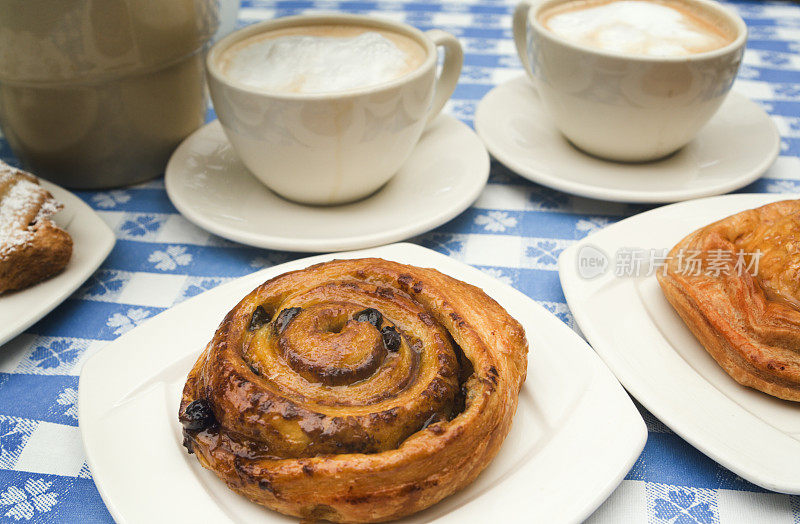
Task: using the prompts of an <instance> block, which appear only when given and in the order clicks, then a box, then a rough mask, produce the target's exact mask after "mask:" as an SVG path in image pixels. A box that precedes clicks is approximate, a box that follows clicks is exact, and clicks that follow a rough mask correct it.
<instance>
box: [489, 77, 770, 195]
mask: <svg viewBox="0 0 800 524" xmlns="http://www.w3.org/2000/svg"><path fill="white" fill-rule="evenodd" d="M475 130H476V131H477V132H478V135H480V137H481V138H482V139H483V141H484V143H485V144H486V147H487V148H488V149H489V152H490V153H491V154H492V155H493V156H494V157H495V158H497V160H499V161H500V162H502V163H503V164H504V165H506V166H507V167H508V168H509V169H511V170H513V171H515V172H516V173H517V174H519V175H520V176H522V177H524V178H527V179H528V180H532V181H534V182H538V183H539V184H542V185H545V186H548V187H552V188H554V189H559V190H561V191H565V192H567V193H572V194H575V195H579V196H584V197H589V198H599V199H602V200H612V201H616V202H642V203H645V202H649V203H664V202H678V201H681V200H688V199H691V198H699V197H705V196H713V195H719V194H722V193H727V192H729V191H733V190H734V189H738V188H740V187H743V186H746V185H747V184H749V183H750V182H752V181H754V180H756V179H757V178H758V177H760V176H761V175H762V174H763V173H764V171H766V170H767V168H769V166H770V165H772V163H773V162H774V161H775V158H776V157H777V156H778V152H779V150H780V136H779V135H778V131H777V129H776V128H775V124H773V122H772V120H771V119H770V117H769V115H767V114H766V113H765V112H764V110H763V109H761V107H759V106H758V105H757V104H755V103H754V102H751V101H750V100H748V99H747V98H745V97H744V96H742V95H739V94H737V93H735V92H731V93H730V94H729V95H728V98H727V100H726V101H725V102H724V103H723V104H722V107H721V108H720V110H719V112H717V114H716V115H715V116H714V117H713V118H712V119H711V121H710V122H709V123H708V124H707V125H706V126H705V127H704V128H703V129H702V130H701V131H700V133H699V134H698V135H697V137H696V138H695V139H694V140H693V141H692V142H690V143H689V144H688V145H687V146H686V147H684V148H683V149H681V150H680V151H678V152H677V153H675V154H674V155H671V156H669V157H667V158H665V159H663V160H658V161H655V162H648V163H642V164H624V163H617V162H609V161H605V160H601V159H599V158H596V157H593V156H590V155H587V154H585V153H582V152H581V151H579V150H578V149H576V148H575V147H573V146H572V145H571V144H570V143H569V142H568V141H567V140H566V139H565V138H564V137H563V136H562V135H561V134H560V133H559V132H558V131H557V130H556V129H555V127H554V126H553V124H552V122H551V120H550V118H549V116H548V115H547V113H546V111H545V108H544V107H543V106H542V104H541V101H540V100H539V95H538V93H537V92H536V89H535V88H534V87H533V85H532V84H531V82H530V81H529V80H528V79H527V78H526V77H520V78H516V79H514V80H510V81H508V82H506V83H504V84H501V85H499V86H497V87H495V88H494V89H492V90H491V91H490V92H489V93H488V94H487V95H486V96H485V97H484V98H483V100H482V101H481V103H480V104H479V105H478V109H477V112H476V114H475Z"/></svg>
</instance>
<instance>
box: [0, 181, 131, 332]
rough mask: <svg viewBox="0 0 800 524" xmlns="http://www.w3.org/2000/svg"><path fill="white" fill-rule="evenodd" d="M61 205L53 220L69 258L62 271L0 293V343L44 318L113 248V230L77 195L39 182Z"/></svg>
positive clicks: (47, 183)
mask: <svg viewBox="0 0 800 524" xmlns="http://www.w3.org/2000/svg"><path fill="white" fill-rule="evenodd" d="M41 184H42V186H44V187H45V188H46V189H47V190H48V191H50V193H52V195H53V196H54V197H55V198H56V200H58V201H59V202H61V203H62V204H64V208H63V209H62V210H61V211H59V212H58V214H56V215H55V217H54V218H53V221H54V222H55V223H56V224H57V225H58V226H59V227H61V228H63V229H64V230H65V231H66V232H67V233H69V235H70V236H71V237H72V257H71V258H70V260H69V262H68V263H67V267H66V268H64V271H62V272H61V273H59V274H58V275H56V276H54V277H53V278H50V279H48V280H45V281H44V282H40V283H38V284H35V285H33V286H31V287H29V288H26V289H22V290H20V291H15V292H12V293H8V294H4V295H0V345H3V344H5V343H6V342H8V341H9V340H11V339H12V338H14V337H15V336H17V335H18V334H20V333H22V332H23V331H24V330H26V329H27V328H29V327H30V326H32V325H33V324H34V323H35V322H36V321H38V320H39V319H41V318H42V317H44V316H45V315H46V314H48V313H49V312H50V311H52V310H53V309H55V307H56V306H58V305H59V304H61V303H62V302H63V301H64V300H65V299H66V298H67V297H68V296H70V295H71V294H72V293H73V292H74V291H75V290H76V289H78V288H79V287H80V285H81V284H83V283H84V282H85V281H86V279H87V278H89V277H90V276H91V275H92V273H94V272H95V271H96V270H97V268H98V267H100V264H102V263H103V260H105V259H106V257H107V256H108V254H109V253H110V252H111V249H112V248H113V247H114V243H115V242H116V239H115V238H114V233H113V232H112V231H111V229H110V228H109V227H108V226H107V225H106V223H105V222H103V220H102V219H101V218H100V217H99V216H98V215H97V213H95V212H94V210H92V208H90V207H89V206H88V205H86V203H84V202H83V201H82V200H81V199H80V198H78V197H76V196H75V195H73V194H72V193H70V192H69V191H67V190H66V189H64V188H62V187H59V186H57V185H55V184H51V183H50V182H47V181H45V180H42V181H41Z"/></svg>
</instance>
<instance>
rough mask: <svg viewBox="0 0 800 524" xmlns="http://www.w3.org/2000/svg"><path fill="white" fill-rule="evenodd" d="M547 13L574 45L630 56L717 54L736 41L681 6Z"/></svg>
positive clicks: (626, 3)
mask: <svg viewBox="0 0 800 524" xmlns="http://www.w3.org/2000/svg"><path fill="white" fill-rule="evenodd" d="M563 7H565V8H564V9H558V8H556V9H553V10H552V11H550V13H544V16H543V17H542V22H543V24H544V25H545V27H547V28H548V29H549V30H550V31H551V32H552V33H555V34H556V35H558V36H560V37H562V38H565V39H567V40H570V41H572V42H574V43H577V44H581V45H585V46H589V47H594V48H598V49H602V50H605V51H615V52H619V53H625V54H633V55H646V56H656V57H666V56H685V55H691V54H695V53H702V52H705V51H711V50H713V49H718V48H720V47H723V46H725V45H727V44H728V43H730V42H731V40H732V38H731V37H730V36H728V35H726V34H725V32H724V31H723V30H722V29H720V28H719V27H717V26H715V25H714V24H713V23H711V22H709V21H706V20H704V19H702V18H701V17H700V16H699V15H696V14H694V13H691V12H689V11H688V10H687V9H688V8H687V9H681V8H679V7H678V5H677V2H676V3H674V4H671V3H670V2H656V1H648V0H618V1H612V2H607V3H599V4H598V3H592V2H575V3H574V6H573V4H566V6H563Z"/></svg>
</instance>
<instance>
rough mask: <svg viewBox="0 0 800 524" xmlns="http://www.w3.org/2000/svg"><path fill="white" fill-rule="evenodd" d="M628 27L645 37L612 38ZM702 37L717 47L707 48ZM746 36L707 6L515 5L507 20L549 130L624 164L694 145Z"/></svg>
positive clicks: (690, 2) (570, 0)
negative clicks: (639, 30)
mask: <svg viewBox="0 0 800 524" xmlns="http://www.w3.org/2000/svg"><path fill="white" fill-rule="evenodd" d="M556 16H560V17H561V19H560V20H556V19H555V17H556ZM684 19H686V20H688V22H696V24H697V25H698V28H697V29H696V30H694V31H690V30H686V29H685V27H686V24H685V22H686V20H684ZM559 24H560V26H563V27H559ZM603 24H607V25H608V27H607V28H604V27H602V25H603ZM628 24H629V25H633V26H636V25H637V24H639V25H641V27H642V30H643V33H644V34H641V35H637V34H633V35H632V34H631V33H630V32H628V31H620V30H619V29H618V28H619V27H628ZM604 30H605V31H604ZM703 31H708V32H709V36H713V37H714V38H715V39H717V40H719V42H717V43H716V44H714V48H713V49H711V48H708V49H704V48H703V47H702V46H703V45H704V42H705V38H704V35H703V34H702V33H703ZM648 32H649V34H647V33H648ZM746 37H747V28H746V26H745V24H744V22H743V21H742V19H741V18H740V17H738V16H737V15H735V14H733V13H731V12H729V11H728V10H727V9H726V8H724V7H722V6H721V5H719V4H717V3H716V2H713V1H710V0H664V1H650V0H639V1H619V0H543V1H536V0H523V1H522V2H521V3H520V4H519V5H518V6H517V9H516V11H515V13H514V40H515V42H516V45H517V52H518V53H519V56H520V59H521V61H522V63H523V65H524V66H525V69H526V72H527V73H528V76H529V77H530V78H531V80H532V81H533V84H534V86H535V88H536V91H537V94H538V98H539V100H540V101H541V103H542V105H543V106H544V107H545V109H546V110H547V112H548V113H549V114H550V116H551V117H552V120H553V123H554V124H555V126H556V127H557V128H558V130H559V131H561V133H562V134H563V135H564V136H565V137H566V138H567V139H568V140H569V141H570V142H571V143H572V144H574V145H575V146H577V147H578V148H580V149H581V150H583V151H586V152H588V153H590V154H592V155H594V156H598V157H601V158H605V159H609V160H615V161H623V162H642V161H650V160H656V159H659V158H662V157H664V156H666V155H669V154H671V153H673V152H675V151H676V150H678V149H680V148H681V147H683V146H684V145H686V144H687V143H688V142H690V141H691V140H692V139H693V138H694V137H695V135H696V134H697V132H698V131H699V130H700V129H701V128H702V127H703V126H704V125H705V124H706V123H707V122H708V120H709V119H710V118H711V117H712V116H713V115H714V114H715V113H716V111H717V110H718V109H719V107H720V105H721V104H722V102H723V101H724V100H725V97H726V96H727V94H728V92H729V91H730V89H731V86H732V84H733V81H734V79H735V78H736V72H737V70H738V68H739V65H740V63H741V59H742V53H743V50H744V44H745V40H746ZM709 47H710V46H709ZM521 110H522V108H521Z"/></svg>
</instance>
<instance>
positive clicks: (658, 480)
mask: <svg viewBox="0 0 800 524" xmlns="http://www.w3.org/2000/svg"><path fill="white" fill-rule="evenodd" d="M729 5H730V6H732V7H733V8H734V9H736V10H737V11H738V12H739V13H740V14H741V16H742V17H743V18H744V19H745V21H746V22H747V25H748V26H749V28H750V39H749V42H748V45H747V52H746V53H745V58H744V65H743V66H742V68H741V71H740V72H739V79H738V81H737V83H736V85H735V89H736V90H738V91H739V92H740V93H743V94H745V95H747V96H749V97H750V98H751V99H753V100H755V101H757V102H758V103H760V104H761V105H762V107H764V109H766V110H767V111H768V112H769V113H770V115H771V116H772V118H773V119H774V121H775V123H776V124H777V125H778V129H779V130H780V133H781V137H782V148H781V156H780V157H779V159H778V161H777V162H776V163H775V165H774V166H773V167H772V168H771V169H770V170H769V171H768V172H767V173H766V175H765V176H764V177H763V178H762V179H760V180H758V181H756V182H755V183H754V184H752V185H750V186H748V187H746V188H744V189H743V190H742V191H743V192H776V193H781V192H787V193H797V192H798V191H800V158H798V157H800V5H797V4H791V3H781V2H736V3H730V4H729ZM512 9H513V2H512V1H510V0H469V1H460V0H438V1H428V0H412V1H387V0H360V1H283V0H281V1H267V0H250V1H248V0H244V2H243V5H242V9H241V11H240V13H239V25H240V26H243V25H247V24H250V23H253V22H256V21H259V20H263V19H269V18H273V17H277V16H285V15H290V14H298V13H303V12H311V11H320V10H323V11H346V12H358V13H362V14H371V15H379V16H385V17H390V18H392V19H395V20H400V21H405V22H407V23H409V24H412V25H415V26H417V27H419V28H421V29H431V28H441V29H445V30H447V31H450V32H452V33H454V34H455V35H457V36H458V37H459V38H460V39H461V42H462V43H463V45H464V47H465V52H466V57H465V64H464V71H463V73H462V75H461V81H460V83H459V86H458V88H457V89H456V91H455V94H454V95H453V99H452V100H451V101H450V102H449V103H448V106H447V108H446V111H448V112H449V113H450V114H452V115H455V116H456V117H458V118H460V119H461V120H463V121H464V122H467V123H469V124H472V118H473V115H474V114H475V108H476V106H477V104H478V101H479V100H480V99H481V98H482V97H483V96H484V95H485V94H486V93H487V92H488V91H489V90H490V89H491V88H492V87H493V86H494V85H496V84H498V83H501V82H504V81H505V80H508V79H510V78H513V77H516V76H518V75H519V74H520V73H521V71H522V70H521V69H520V65H519V61H518V59H517V57H516V53H515V51H514V45H513V43H512V40H511V31H510V26H511V17H510V13H511V11H512ZM209 118H213V116H212V115H211V114H210V115H209ZM0 158H3V159H4V160H6V161H9V162H12V163H14V159H13V155H12V153H11V151H10V150H9V148H8V145H7V144H6V143H5V142H4V141H0ZM78 195H79V196H80V197H81V198H82V199H83V200H85V201H86V202H87V203H88V204H90V205H91V206H92V208H94V209H95V210H96V211H97V212H98V213H99V214H100V215H101V216H102V217H103V219H104V220H105V221H106V222H107V223H108V224H109V226H111V228H112V229H113V230H114V232H115V233H116V235H117V239H118V240H117V245H116V247H115V248H114V250H113V252H112V253H111V255H110V256H109V258H108V259H107V260H106V261H105V263H104V264H103V266H102V267H101V268H100V270H99V271H97V273H96V274H95V275H94V276H93V277H92V278H91V279H90V280H89V281H88V282H87V283H86V284H85V285H84V286H83V287H82V288H81V289H80V290H79V291H78V292H76V293H75V294H74V295H73V296H72V297H70V298H69V299H68V300H67V301H66V302H64V303H63V304H62V305H61V306H60V307H58V308H57V309H56V310H55V311H54V312H53V313H51V314H50V315H48V316H47V317H46V318H45V319H44V320H42V321H41V322H39V323H37V324H36V325H34V326H33V327H32V328H30V329H29V330H28V331H27V332H25V333H24V334H22V335H20V336H19V337H17V338H16V339H14V340H12V341H11V342H9V343H8V344H6V345H5V346H4V347H3V348H2V352H0V520H3V521H10V522H14V521H45V522H50V521H52V522H64V521H81V522H108V521H111V520H112V519H111V516H110V515H109V513H108V511H107V510H106V508H105V506H104V504H103V502H102V500H101V499H100V496H99V494H98V492H97V488H96V487H95V485H94V482H93V481H92V475H91V472H90V471H89V469H88V467H87V465H86V463H85V458H84V453H83V449H82V446H81V438H80V433H79V431H78V412H77V405H76V402H77V390H78V374H79V373H80V369H81V365H82V363H83V362H84V361H85V360H86V358H87V357H88V356H90V355H91V354H93V353H94V352H95V351H97V350H100V349H102V347H103V345H104V344H106V343H107V342H108V341H110V340H113V339H114V338H116V337H117V336H119V335H121V334H122V333H125V332H126V331H128V330H130V329H132V328H133V327H135V326H136V325H138V324H140V323H142V322H144V321H145V320H147V319H148V318H149V317H152V316H153V315H155V314H157V313H158V312H160V311H163V310H164V309H166V308H168V307H170V306H172V305H173V304H175V303H178V302H181V301H182V300H185V299H187V298H188V297H191V296H194V295H197V294H198V293H202V292H203V291H205V290H207V289H210V288H213V287H214V286H217V285H219V284H221V283H223V282H226V281H228V280H231V279H233V278H236V277H239V276H242V275H246V274H248V273H250V272H252V271H254V270H257V269H260V268H262V267H267V266H271V265H274V264H279V263H281V262H285V261H287V260H292V259H295V258H299V257H301V256H303V255H300V254H296V253H285V252H276V251H268V250H262V249H255V248H250V247H246V246H242V245H238V244H234V243H231V242H228V241H225V240H223V239H220V238H219V237H216V236H214V235H211V234H209V233H207V232H205V231H203V230H200V229H198V228H197V227H195V226H193V225H192V224H190V223H189V222H187V221H186V220H185V219H184V218H183V217H182V216H180V215H179V214H178V213H177V211H176V210H175V208H174V207H173V206H172V204H171V203H170V202H169V199H168V198H167V195H166V193H165V191H164V185H163V179H157V180H154V181H152V182H149V183H146V184H142V185H139V186H136V187H132V188H128V189H123V190H115V191H104V192H90V191H84V192H79V193H78ZM644 209H647V208H646V207H644V206H638V205H627V204H617V203H609V202H600V201H594V200H588V199H584V198H578V197H573V196H570V195H567V194H565V193H561V192H558V191H553V190H550V189H547V188H544V187H542V186H539V185H537V184H534V183H532V182H528V181H526V180H524V179H522V178H520V177H518V176H516V175H515V174H514V173H512V172H511V171H509V170H508V169H506V168H504V167H503V166H501V165H500V164H498V163H496V162H493V163H492V171H491V178H490V181H489V184H488V185H487V187H486V188H485V190H484V191H483V193H482V194H481V196H480V198H479V199H478V201H477V202H476V203H475V204H474V205H473V206H472V207H471V208H469V209H468V210H467V211H465V212H464V213H463V214H462V215H460V216H459V217H457V218H456V219H454V220H452V221H451V222H449V223H447V224H445V225H444V226H442V227H440V228H438V229H436V230H434V231H432V232H430V233H427V234H424V235H421V236H419V237H417V238H414V239H412V241H413V242H416V243H419V244H421V245H423V246H426V247H429V248H432V249H435V250H436V251H439V252H441V253H444V254H447V255H449V256H452V257H454V258H456V259H458V260H461V261H464V262H466V263H468V264H471V265H473V266H476V267H478V268H480V269H482V270H483V271H485V272H486V273H488V274H490V275H492V276H494V277H496V278H499V279H501V280H503V281H504V282H507V283H509V284H511V285H512V286H514V287H516V288H517V289H519V290H521V291H522V292H524V293H525V294H527V295H528V296H530V297H531V298H533V299H534V300H536V301H537V302H539V303H540V304H542V305H544V306H545V307H546V308H547V309H549V310H550V311H552V312H553V314H555V315H556V316H557V317H558V318H560V319H561V320H563V321H564V322H565V323H567V324H569V325H570V326H572V325H573V319H572V317H571V315H570V312H569V309H568V308H567V305H566V303H565V300H564V295H563V292H562V290H561V285H560V284H559V281H558V273H557V266H556V260H557V257H558V255H559V253H560V252H561V251H562V250H563V249H564V248H566V247H567V246H569V245H570V244H571V243H573V242H575V241H576V240H577V239H580V238H583V237H585V236H586V235H588V234H589V233H591V232H593V231H595V230H597V229H599V228H602V227H603V226H606V225H608V224H610V223H613V222H616V221H618V220H621V219H623V218H625V217H628V216H630V215H632V214H635V213H638V212H641V211H642V210H644ZM640 409H641V411H642V415H643V416H644V419H645V420H646V421H647V427H648V430H649V438H648V440H647V445H646V446H645V449H644V452H643V453H642V455H641V457H639V460H638V461H637V462H636V464H635V465H634V466H633V469H631V471H630V472H629V473H628V474H627V476H626V477H625V480H624V481H623V482H622V484H621V485H620V487H619V488H618V489H617V490H616V491H615V492H614V494H613V495H612V496H611V498H610V499H609V500H608V501H606V502H605V504H603V506H602V507H601V508H600V509H599V510H598V511H597V512H596V513H595V514H594V515H593V516H592V518H591V520H592V521H594V522H643V521H648V522H668V523H673V524H689V523H703V524H707V523H716V522H724V523H728V522H756V521H769V522H775V523H777V522H781V523H787V524H789V523H795V524H798V523H800V497H792V496H788V495H782V494H776V493H769V492H765V491H764V490H763V489H761V488H758V487H756V486H754V485H752V484H750V483H748V482H746V481H745V480H743V479H742V478H740V477H738V476H737V475H735V474H733V473H731V472H730V471H728V470H726V469H724V468H722V467H720V466H719V465H717V464H716V463H715V462H713V461H712V460H710V459H709V458H707V457H706V456H704V455H703V454H701V453H700V452H698V451H696V450H695V449H694V448H692V447H691V446H690V445H689V444H687V443H686V442H685V441H684V440H683V439H681V438H680V437H678V436H677V435H675V434H674V433H672V432H671V431H670V430H669V429H668V428H667V427H665V426H664V425H663V424H662V423H660V422H659V421H658V420H657V419H655V418H654V417H653V416H652V415H650V414H649V413H647V411H645V410H644V409H642V408H640ZM135 453H146V450H131V460H135ZM154 473H155V472H154ZM142 502H143V503H146V501H142Z"/></svg>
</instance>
